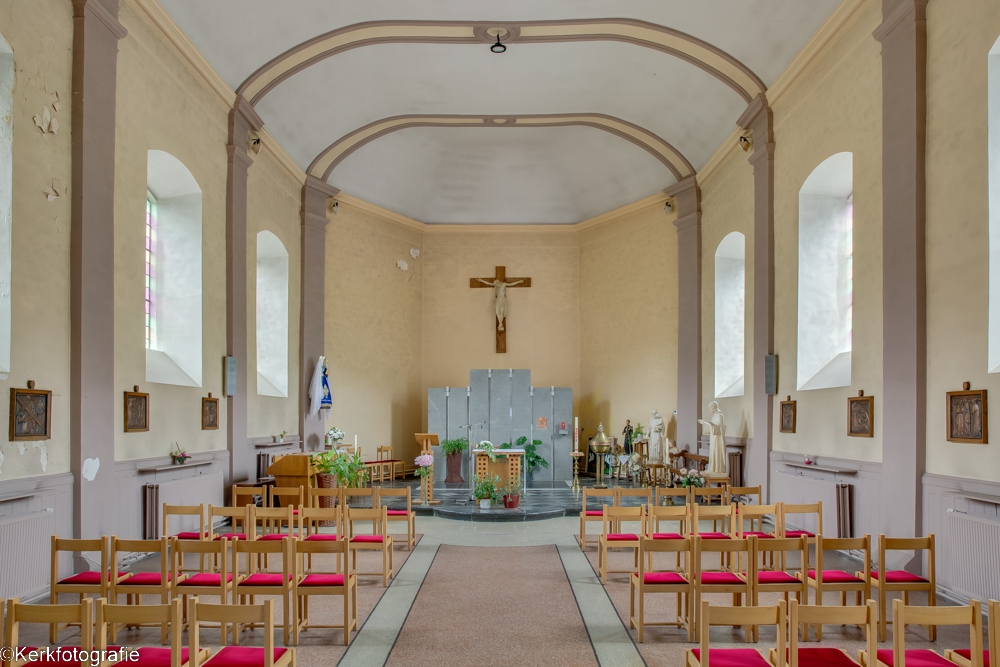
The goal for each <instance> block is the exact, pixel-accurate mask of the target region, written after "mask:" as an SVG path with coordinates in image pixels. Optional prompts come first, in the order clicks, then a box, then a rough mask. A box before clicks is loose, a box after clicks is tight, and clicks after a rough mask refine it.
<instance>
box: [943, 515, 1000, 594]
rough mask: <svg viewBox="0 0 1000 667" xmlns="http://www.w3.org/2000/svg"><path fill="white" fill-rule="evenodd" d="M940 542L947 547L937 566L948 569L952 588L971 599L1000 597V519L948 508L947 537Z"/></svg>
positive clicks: (946, 520)
mask: <svg viewBox="0 0 1000 667" xmlns="http://www.w3.org/2000/svg"><path fill="white" fill-rule="evenodd" d="M942 542H943V544H942ZM938 544H941V546H943V547H944V549H943V550H942V551H943V553H942V556H943V557H944V558H943V559H942V560H943V561H944V562H943V563H940V564H938V566H937V570H938V571H939V572H940V571H941V570H942V569H947V571H948V578H949V580H950V581H949V585H948V587H949V588H951V589H954V590H955V591H956V592H958V593H961V594H962V595H965V596H966V597H969V598H971V599H976V600H996V599H1000V568H998V567H997V561H996V554H997V553H998V552H1000V521H991V520H990V519H986V518H982V517H978V516H971V515H969V514H963V513H961V512H953V511H952V510H948V515H947V518H946V519H945V539H944V540H942V541H941V542H938ZM942 566H943V567H942Z"/></svg>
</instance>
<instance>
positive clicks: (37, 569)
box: [0, 509, 55, 599]
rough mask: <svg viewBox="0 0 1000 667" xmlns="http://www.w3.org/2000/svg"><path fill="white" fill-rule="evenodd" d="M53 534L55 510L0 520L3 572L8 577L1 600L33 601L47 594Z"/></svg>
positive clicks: (0, 586) (0, 588)
mask: <svg viewBox="0 0 1000 667" xmlns="http://www.w3.org/2000/svg"><path fill="white" fill-rule="evenodd" d="M53 533H55V521H54V514H53V513H52V510H51V509H45V510H41V511H39V512H31V513H30V514H21V515H19V516H14V517H8V518H4V519H0V572H3V573H5V575H6V576H3V577H0V598H16V597H21V598H26V599H30V598H32V597H34V596H37V595H41V594H42V593H44V592H45V590H46V589H47V588H48V586H49V554H50V553H51V546H50V544H51V540H52V534H53ZM14 573H16V575H15V574H14Z"/></svg>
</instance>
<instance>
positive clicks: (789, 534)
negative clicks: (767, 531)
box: [785, 530, 816, 537]
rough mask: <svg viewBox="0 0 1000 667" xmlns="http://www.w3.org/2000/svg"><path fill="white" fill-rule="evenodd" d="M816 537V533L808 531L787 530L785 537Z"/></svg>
mask: <svg viewBox="0 0 1000 667" xmlns="http://www.w3.org/2000/svg"><path fill="white" fill-rule="evenodd" d="M803 535H805V536H806V537H816V534H815V533H810V532H809V531H808V530H786V531H785V537H802V536H803Z"/></svg>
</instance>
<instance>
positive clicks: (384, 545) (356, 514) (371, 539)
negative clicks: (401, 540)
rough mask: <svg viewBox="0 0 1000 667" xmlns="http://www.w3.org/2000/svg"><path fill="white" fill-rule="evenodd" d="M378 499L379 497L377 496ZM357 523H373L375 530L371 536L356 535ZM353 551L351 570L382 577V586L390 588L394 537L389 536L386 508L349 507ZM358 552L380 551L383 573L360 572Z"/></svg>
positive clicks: (349, 538) (350, 538) (348, 514)
mask: <svg viewBox="0 0 1000 667" xmlns="http://www.w3.org/2000/svg"><path fill="white" fill-rule="evenodd" d="M376 498H377V496H376ZM355 521H371V522H372V526H373V527H374V530H372V532H371V533H369V534H364V533H355V532H354V522H355ZM345 522H346V524H347V530H348V533H347V534H348V540H349V544H350V549H351V569H352V570H354V571H355V573H357V574H358V576H360V575H381V576H382V585H383V586H388V585H389V580H390V579H392V577H393V566H392V535H389V534H388V531H387V528H388V515H387V514H386V508H385V507H379V508H373V509H363V508H356V507H348V508H347V515H346V518H345ZM358 551H380V552H381V553H382V571H381V572H359V571H358Z"/></svg>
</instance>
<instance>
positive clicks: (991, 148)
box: [987, 39, 1000, 373]
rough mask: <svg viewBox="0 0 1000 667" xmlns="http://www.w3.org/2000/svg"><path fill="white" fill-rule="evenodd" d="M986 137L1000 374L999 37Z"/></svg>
mask: <svg viewBox="0 0 1000 667" xmlns="http://www.w3.org/2000/svg"><path fill="white" fill-rule="evenodd" d="M987 66H988V72H989V75H988V76H989V93H988V110H987V114H988V115H987V120H988V123H989V134H988V137H987V144H988V149H987V151H988V155H989V158H988V159H989V169H990V175H989V179H990V180H989V183H990V216H989V221H990V228H989V229H990V295H989V300H990V321H989V354H988V362H989V372H990V373H1000V39H998V40H997V41H996V43H995V44H994V45H993V48H992V49H990V53H989V56H988V65H987Z"/></svg>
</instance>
